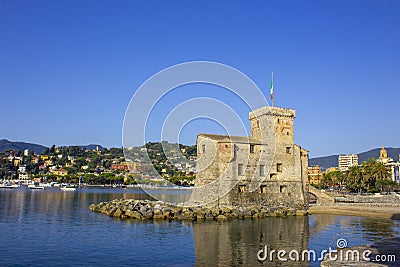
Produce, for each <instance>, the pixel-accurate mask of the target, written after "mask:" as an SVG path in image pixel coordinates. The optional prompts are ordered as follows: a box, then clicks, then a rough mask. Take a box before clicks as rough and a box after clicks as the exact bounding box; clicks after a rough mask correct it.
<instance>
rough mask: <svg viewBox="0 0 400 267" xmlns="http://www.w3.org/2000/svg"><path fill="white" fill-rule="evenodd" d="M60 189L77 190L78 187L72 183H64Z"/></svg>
mask: <svg viewBox="0 0 400 267" xmlns="http://www.w3.org/2000/svg"><path fill="white" fill-rule="evenodd" d="M60 189H61V190H62V191H76V187H75V186H72V185H64V186H61V187H60Z"/></svg>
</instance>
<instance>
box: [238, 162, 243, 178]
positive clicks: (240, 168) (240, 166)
mask: <svg viewBox="0 0 400 267" xmlns="http://www.w3.org/2000/svg"><path fill="white" fill-rule="evenodd" d="M238 175H239V176H241V175H243V164H238Z"/></svg>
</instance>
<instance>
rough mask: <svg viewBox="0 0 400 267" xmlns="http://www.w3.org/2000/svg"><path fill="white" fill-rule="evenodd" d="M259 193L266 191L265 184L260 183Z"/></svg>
mask: <svg viewBox="0 0 400 267" xmlns="http://www.w3.org/2000/svg"><path fill="white" fill-rule="evenodd" d="M260 193H261V194H266V193H267V186H266V185H261V186H260Z"/></svg>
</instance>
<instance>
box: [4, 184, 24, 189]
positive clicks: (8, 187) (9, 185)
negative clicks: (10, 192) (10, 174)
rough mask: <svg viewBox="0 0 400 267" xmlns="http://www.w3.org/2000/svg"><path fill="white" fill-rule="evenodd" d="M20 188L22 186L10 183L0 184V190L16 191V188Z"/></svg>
mask: <svg viewBox="0 0 400 267" xmlns="http://www.w3.org/2000/svg"><path fill="white" fill-rule="evenodd" d="M18 187H20V185H18V184H11V183H10V182H7V183H2V184H0V188H3V189H14V188H18Z"/></svg>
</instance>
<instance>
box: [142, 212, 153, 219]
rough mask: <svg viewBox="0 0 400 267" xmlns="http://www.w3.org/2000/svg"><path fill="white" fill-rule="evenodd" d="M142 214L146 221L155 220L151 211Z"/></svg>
mask: <svg viewBox="0 0 400 267" xmlns="http://www.w3.org/2000/svg"><path fill="white" fill-rule="evenodd" d="M142 214H143V217H144V218H146V219H151V218H153V212H152V211H151V210H150V211H146V212H145V213H142Z"/></svg>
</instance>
